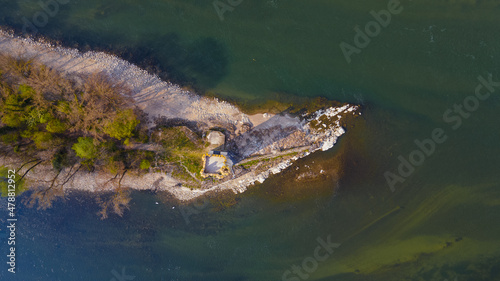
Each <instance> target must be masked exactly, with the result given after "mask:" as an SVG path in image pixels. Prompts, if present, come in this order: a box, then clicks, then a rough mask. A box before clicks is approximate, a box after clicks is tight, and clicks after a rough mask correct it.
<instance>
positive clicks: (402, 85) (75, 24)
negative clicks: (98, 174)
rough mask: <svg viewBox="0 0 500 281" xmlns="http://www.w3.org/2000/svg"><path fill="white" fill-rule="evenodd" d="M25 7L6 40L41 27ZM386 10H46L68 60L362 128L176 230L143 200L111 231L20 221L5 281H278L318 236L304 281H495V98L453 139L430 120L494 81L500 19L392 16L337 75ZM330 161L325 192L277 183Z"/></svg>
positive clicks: (415, 6) (89, 4)
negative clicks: (321, 256)
mask: <svg viewBox="0 0 500 281" xmlns="http://www.w3.org/2000/svg"><path fill="white" fill-rule="evenodd" d="M36 2H37V1H31V0H29V1H28V0H25V1H17V2H12V1H0V3H1V5H2V7H4V9H2V10H1V11H0V19H1V20H2V23H3V24H5V25H8V26H11V27H13V28H15V29H16V30H17V31H18V32H20V31H21V29H22V17H23V16H24V17H26V18H27V19H31V20H32V18H33V15H34V14H35V13H36V12H37V11H40V10H41V8H40V7H39V6H38V5H37V4H36ZM387 2H388V1H335V2H334V1H326V0H322V1H307V2H306V1H298V0H290V1H278V0H274V1H260V0H259V1H243V2H242V3H241V4H240V5H238V6H237V7H235V8H234V10H233V11H232V12H226V13H225V14H224V20H223V21H221V20H220V19H219V17H218V15H217V13H216V11H215V9H214V7H213V5H212V2H211V1H199V0H198V1H195V0H185V1H176V0H173V1H150V0H146V1H132V0H129V1H117V0H114V1H97V0H88V1H75V0H74V1H70V2H69V3H68V4H65V5H60V11H59V12H58V13H57V14H56V15H55V16H54V17H50V18H49V21H48V23H47V25H46V26H44V27H40V28H38V34H39V35H43V36H46V37H48V38H52V39H55V40H59V41H61V42H62V43H63V44H64V45H66V46H72V47H78V48H80V49H82V50H89V49H100V50H107V51H111V52H113V53H116V54H118V55H119V56H121V57H123V58H125V59H128V60H130V61H133V62H135V63H138V64H140V65H141V66H143V67H145V68H148V69H149V70H150V71H151V72H155V73H159V74H160V75H161V76H162V77H165V78H168V79H171V80H173V81H176V82H178V83H181V84H182V85H186V86H190V87H192V88H195V89H197V90H198V91H200V93H204V92H211V93H215V94H216V95H218V96H221V97H226V98H231V99H237V100H239V101H240V102H249V101H252V100H265V99H270V98H277V97H280V98H285V99H286V98H287V97H292V96H308V97H316V96H324V97H328V98H330V99H336V100H341V101H349V102H354V103H362V104H364V106H365V112H364V114H363V120H361V121H360V122H358V123H357V124H356V126H355V127H354V128H349V130H348V134H347V135H346V136H344V137H343V138H342V140H341V142H340V143H339V145H338V147H337V148H336V149H334V150H332V151H329V152H326V153H317V154H316V155H313V156H311V157H310V158H308V159H307V160H304V161H300V162H299V163H298V164H297V165H298V167H300V168H299V170H296V167H295V166H294V167H292V168H291V169H290V170H289V171H287V172H285V173H284V174H283V175H278V176H276V177H274V178H271V179H270V180H269V181H267V182H265V183H264V184H262V185H260V186H257V187H254V188H252V189H251V190H250V191H249V192H247V193H245V194H243V195H239V196H237V204H235V205H233V206H232V207H227V208H224V209H223V210H219V209H215V208H212V207H207V208H201V210H199V212H198V213H197V214H194V215H192V216H190V217H189V223H187V221H186V220H185V218H184V217H183V216H182V213H181V212H180V211H179V209H180V207H179V206H178V205H177V204H176V203H175V202H171V201H168V200H164V199H162V198H158V197H154V196H152V195H150V194H141V193H137V194H135V195H134V200H133V201H132V203H133V204H132V206H131V209H130V211H129V212H127V213H126V215H125V216H124V218H111V219H109V220H106V221H100V220H98V218H97V216H96V215H95V213H96V212H97V207H96V206H95V205H93V203H88V201H89V200H90V199H88V198H87V197H85V196H82V195H79V196H70V197H69V199H68V201H65V202H60V203H58V204H57V205H56V206H55V207H54V208H53V209H51V210H48V211H37V210H36V209H22V211H21V214H20V216H21V218H20V220H21V226H20V228H19V234H18V235H19V237H20V245H23V246H22V248H21V250H20V251H21V253H20V256H19V260H20V261H19V264H20V270H19V271H20V272H19V273H18V274H17V275H16V278H17V279H12V280H110V279H112V278H113V274H112V270H113V269H114V270H116V271H117V272H121V270H122V268H123V267H126V272H127V274H129V275H134V276H136V277H135V279H134V280H282V275H283V273H284V272H285V271H286V270H291V266H292V265H294V264H295V265H300V264H301V263H302V262H303V260H304V259H305V258H307V257H311V256H313V252H314V250H315V248H316V247H317V245H318V242H317V238H322V239H326V238H327V237H328V236H329V235H330V237H331V240H332V242H337V243H340V244H341V245H340V247H338V248H337V249H336V250H335V251H334V252H333V253H332V254H331V255H330V256H329V257H328V258H327V259H326V260H325V261H322V262H319V263H318V266H317V268H316V269H315V270H311V271H312V272H311V273H310V274H309V273H308V274H309V275H310V276H308V278H307V280H419V281H420V280H426V281H427V280H446V279H448V280H455V278H456V280H459V281H461V280H500V267H499V266H498V264H500V263H499V261H500V250H499V249H500V239H499V237H500V225H499V221H500V196H499V195H500V190H499V187H500V183H499V176H498V166H499V164H500V161H499V157H498V155H499V154H500V149H499V146H498V144H499V143H500V133H499V129H500V124H499V122H498V109H499V108H500V107H499V106H500V98H499V96H500V88H499V87H497V88H496V89H495V92H493V93H492V94H491V96H490V97H489V98H488V99H486V100H485V101H481V102H480V103H479V106H478V108H477V110H475V111H473V112H471V113H470V116H469V117H468V118H462V121H463V124H462V125H461V126H459V128H458V129H456V130H453V129H452V125H453V124H454V123H453V122H445V121H444V120H443V114H444V113H445V112H446V110H447V109H449V108H452V107H453V105H454V104H459V103H462V102H463V100H464V99H465V98H466V97H468V96H470V95H473V94H474V90H475V88H476V86H477V85H478V83H479V82H478V80H477V77H478V76H480V75H481V76H483V77H487V76H488V73H491V74H492V75H493V80H494V81H500V59H499V58H498V54H497V50H498V49H499V47H500V36H498V34H497V31H498V26H499V22H500V17H499V16H498V12H499V11H500V6H499V4H498V2H497V1H460V0H457V1H402V2H401V5H402V6H403V11H402V12H401V13H400V14H398V15H394V16H393V17H392V20H391V22H390V24H389V25H388V26H387V27H386V28H383V29H382V30H381V32H380V34H379V35H378V36H377V37H375V38H373V39H372V40H371V42H370V44H369V45H368V46H367V47H366V48H364V49H362V51H361V53H359V54H355V55H353V56H352V62H351V63H347V61H346V60H345V58H344V55H343V54H342V52H341V49H340V47H339V44H340V43H341V42H343V41H345V42H347V43H349V44H353V39H354V35H355V31H354V30H353V28H354V27H355V26H359V27H361V28H364V26H365V24H366V23H367V22H369V21H370V20H372V18H371V16H370V14H369V12H370V11H371V10H377V11H378V10H380V9H384V8H386V7H387ZM435 128H442V130H443V131H444V132H445V134H446V136H447V140H446V141H445V142H444V143H442V144H438V145H437V146H436V148H435V152H434V153H433V154H432V155H430V156H428V157H426V158H425V161H424V163H423V164H422V165H420V166H418V167H417V168H416V169H415V171H414V172H413V173H412V174H411V175H410V176H409V177H408V178H407V179H406V180H405V181H404V183H398V184H396V185H395V192H391V190H390V188H389V185H388V184H387V182H386V180H385V178H384V173H385V172H386V171H390V172H393V173H396V171H397V168H398V165H399V160H398V156H399V155H402V156H403V157H406V158H408V156H409V155H410V153H411V152H412V151H414V150H415V149H416V148H417V147H416V145H415V144H414V141H415V140H416V139H418V140H423V139H427V138H431V136H432V131H433V130H434V129H435ZM340 151H348V152H349V153H347V154H345V157H344V159H343V162H342V163H343V164H344V165H345V174H344V176H343V177H342V178H341V179H340V181H336V180H335V177H334V176H333V175H328V176H325V177H324V178H321V180H315V181H308V182H299V183H297V182H293V181H290V179H292V178H294V177H296V176H297V174H300V173H301V171H303V170H305V169H308V168H307V167H306V166H305V165H308V166H311V167H313V169H317V170H320V169H324V170H326V171H330V170H331V169H332V167H334V166H335V165H337V164H336V162H335V159H336V157H335V155H337V154H338V153H339V152H340ZM155 202H159V204H156V203H155ZM172 208H173V209H172ZM3 217H5V216H3ZM0 277H1V278H2V280H4V279H5V280H11V279H6V278H11V277H12V276H11V275H7V273H6V272H5V271H2V272H1V273H0ZM296 277H297V276H296ZM297 278H298V277H297ZM303 279H306V278H299V280H303ZM291 280H293V279H291Z"/></svg>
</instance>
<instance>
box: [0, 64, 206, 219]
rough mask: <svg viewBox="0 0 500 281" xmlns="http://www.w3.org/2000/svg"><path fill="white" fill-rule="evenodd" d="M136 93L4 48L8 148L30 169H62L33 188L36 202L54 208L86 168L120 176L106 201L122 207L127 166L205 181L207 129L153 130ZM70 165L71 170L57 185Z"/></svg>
mask: <svg viewBox="0 0 500 281" xmlns="http://www.w3.org/2000/svg"><path fill="white" fill-rule="evenodd" d="M130 93H131V91H130V90H129V89H128V88H126V87H125V86H124V85H121V84H117V83H114V82H113V81H112V80H111V79H110V78H109V77H108V76H107V75H105V74H103V73H93V74H88V75H78V76H76V75H74V76H71V77H68V76H65V75H64V74H63V73H60V72H58V71H56V70H54V69H51V68H49V67H47V66H45V65H43V64H41V63H38V62H37V61H35V60H33V59H26V58H14V57H10V56H6V55H0V151H1V154H2V155H6V156H11V157H15V158H16V159H21V160H22V161H23V166H24V165H26V167H29V166H31V167H30V168H29V169H28V170H27V171H26V173H27V172H29V170H31V169H32V168H34V167H35V166H37V165H40V164H42V163H43V164H51V165H52V167H53V169H54V171H55V172H56V176H55V177H54V178H53V180H51V181H50V182H48V183H47V186H45V187H40V188H37V189H35V190H33V193H32V195H31V203H32V204H34V203H35V202H38V203H39V204H38V206H39V207H41V208H47V207H50V206H51V204H52V200H53V199H54V198H55V197H57V196H62V194H63V191H62V188H63V185H64V184H65V183H67V182H68V181H69V180H70V179H71V177H72V176H73V175H74V174H75V173H77V172H78V171H81V170H82V169H87V170H88V171H102V172H105V173H108V174H111V175H114V177H113V178H111V179H110V183H112V184H115V185H116V194H115V195H113V196H111V198H112V200H115V201H117V202H115V203H110V201H109V200H107V201H106V200H101V201H102V202H101V203H102V204H101V205H103V209H106V210H107V209H109V210H113V211H114V212H115V213H118V214H121V213H123V209H124V208H125V207H126V206H127V203H128V201H130V198H129V197H128V196H126V195H127V191H126V189H125V188H122V187H121V179H122V178H123V176H124V175H125V174H126V173H136V174H140V173H144V172H146V171H150V170H151V169H158V170H162V169H167V170H168V171H170V173H171V174H172V175H173V176H174V177H176V176H177V177H178V178H180V179H183V180H185V181H189V182H190V183H193V185H194V184H195V183H196V182H198V181H199V176H197V174H198V173H199V168H200V167H201V155H202V152H201V151H199V150H200V149H201V148H204V147H205V145H204V143H203V141H202V138H201V136H197V135H196V134H194V133H192V132H187V131H186V128H184V127H171V128H165V127H160V128H155V129H153V130H149V129H148V124H147V116H146V115H145V114H144V113H143V112H142V111H141V110H140V109H138V108H137V107H135V106H134V104H133V102H132V99H131V98H130ZM198 154H199V155H200V157H198ZM17 168H19V167H17ZM18 170H19V169H18ZM63 170H66V171H68V170H69V172H68V175H69V176H66V178H65V179H64V180H63V183H62V184H61V183H58V184H57V183H56V182H60V181H61V179H57V178H58V176H59V175H60V173H61V171H63ZM26 173H25V174H24V175H22V176H21V177H22V178H24V176H25V175H26ZM56 180H57V181H56ZM103 216H106V212H104V214H103Z"/></svg>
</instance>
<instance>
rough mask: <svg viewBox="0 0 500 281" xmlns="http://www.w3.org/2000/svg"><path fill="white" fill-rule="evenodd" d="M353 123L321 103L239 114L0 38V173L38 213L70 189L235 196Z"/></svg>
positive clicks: (113, 67)
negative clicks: (0, 170) (18, 184)
mask: <svg viewBox="0 0 500 281" xmlns="http://www.w3.org/2000/svg"><path fill="white" fill-rule="evenodd" d="M360 114H361V113H360V108H359V107H358V106H357V105H352V104H340V103H330V104H328V103H324V104H322V105H320V106H318V105H316V106H315V107H306V106H305V107H304V108H297V107H295V108H293V109H289V110H285V111H283V112H281V113H279V114H271V113H266V112H263V113H258V114H252V115H249V114H245V113H244V112H242V111H241V110H240V109H239V108H238V107H237V106H235V105H233V104H231V103H228V102H226V101H221V100H219V99H217V98H211V97H205V96H201V95H197V94H195V93H194V92H192V91H190V90H186V89H184V88H182V87H180V86H178V85H174V84H172V83H169V82H165V81H162V80H161V79H160V78H158V77H157V76H155V75H152V74H150V73H147V72H146V71H144V70H142V69H140V68H138V67H137V66H135V65H132V64H130V63H128V62H127V61H124V60H122V59H119V58H118V57H116V56H114V55H109V54H105V53H102V52H86V53H82V52H79V51H78V50H75V49H68V48H63V47H58V46H54V45H52V44H50V43H44V42H41V41H35V40H32V39H26V38H20V37H16V36H13V35H11V34H9V33H7V32H1V33H0V150H1V155H2V157H1V159H0V166H2V167H4V169H5V168H9V169H16V172H17V173H18V174H19V175H20V176H22V177H23V181H25V182H26V183H25V186H27V187H29V189H31V190H32V191H33V195H32V197H33V198H34V201H38V203H39V204H41V205H42V206H43V205H50V204H51V203H50V202H51V201H50V200H49V198H52V197H54V196H56V195H61V194H64V192H65V191H66V190H71V189H74V190H84V191H91V192H97V191H114V192H117V194H121V193H120V192H121V191H123V190H125V189H137V190H155V191H167V192H169V193H171V194H172V195H173V196H175V197H176V198H177V199H179V200H183V201H185V200H191V199H194V198H196V197H199V196H201V195H203V194H206V193H207V192H218V191H223V190H231V191H233V192H235V193H241V192H244V191H245V190H246V189H247V188H248V187H249V186H251V185H253V184H255V183H262V182H264V181H265V180H266V179H267V178H268V177H269V176H270V175H272V174H277V173H279V172H281V171H282V170H284V169H286V168H287V167H289V166H290V165H292V163H293V162H294V161H296V160H297V159H299V158H302V157H305V156H307V155H309V154H311V153H313V152H315V151H318V150H322V151H325V150H328V149H330V148H332V147H333V146H334V144H335V143H336V141H337V139H338V138H339V137H340V136H341V135H342V134H344V133H345V130H344V126H343V125H344V122H346V119H349V118H351V117H355V116H359V115H360ZM122 193H123V192H122ZM118 196H121V195H118ZM124 201H126V199H124Z"/></svg>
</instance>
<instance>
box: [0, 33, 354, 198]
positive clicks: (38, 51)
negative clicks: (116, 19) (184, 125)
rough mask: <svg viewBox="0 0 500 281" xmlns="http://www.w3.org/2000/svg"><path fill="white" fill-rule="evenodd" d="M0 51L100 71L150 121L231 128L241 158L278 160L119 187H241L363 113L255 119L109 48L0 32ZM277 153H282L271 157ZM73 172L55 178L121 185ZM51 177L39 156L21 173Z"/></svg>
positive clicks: (129, 178) (323, 145)
mask: <svg viewBox="0 0 500 281" xmlns="http://www.w3.org/2000/svg"><path fill="white" fill-rule="evenodd" d="M0 52H1V53H4V54H8V55H11V56H15V57H23V58H29V59H36V60H37V61H39V62H41V63H43V64H45V65H47V66H49V67H52V68H54V69H57V70H59V71H61V72H62V73H64V74H66V75H68V76H69V77H71V76H73V75H79V74H89V73H94V72H104V73H106V74H108V75H109V76H110V77H111V78H112V79H115V80H116V81H117V83H123V84H125V85H126V86H128V87H129V88H130V89H131V90H132V98H133V99H134V101H135V103H136V105H137V106H138V107H139V108H140V109H142V110H143V111H144V112H145V113H147V114H148V116H149V118H150V119H151V120H150V121H151V122H150V123H151V124H154V122H153V121H154V120H155V119H157V118H164V119H167V120H168V119H177V120H179V119H182V120H186V121H190V122H195V123H196V124H198V126H199V127H200V128H204V129H206V128H210V127H212V126H223V127H225V128H231V129H230V130H232V131H231V136H232V138H231V139H230V140H229V142H228V144H227V145H228V147H229V148H230V150H231V151H232V152H233V153H234V154H235V155H236V157H237V158H238V160H243V159H248V158H250V159H251V158H252V157H256V159H257V157H262V156H269V157H275V158H276V159H279V160H278V161H273V162H272V164H271V165H270V166H269V165H268V166H266V167H265V169H264V170H263V169H250V171H246V172H245V173H241V174H240V175H237V176H233V177H232V178H230V179H226V180H225V181H223V182H219V183H218V182H216V183H214V184H213V185H211V186H209V187H207V188H204V189H190V188H188V187H185V186H183V185H182V183H181V182H179V181H178V180H176V179H174V178H172V177H171V176H170V175H168V174H165V173H160V172H152V173H147V174H142V175H137V174H131V173H127V174H125V175H124V177H123V178H122V179H121V181H120V186H122V187H126V188H131V189H136V190H157V191H168V192H170V193H171V194H173V195H174V196H175V197H176V198H177V199H179V200H181V201H188V200H192V199H194V198H196V197H199V196H202V195H204V194H206V193H207V192H217V191H223V190H232V191H233V192H235V193H240V192H244V191H245V190H247V188H248V187H249V186H251V185H253V184H256V183H262V182H264V181H265V180H266V179H267V178H268V177H269V176H271V175H272V174H277V173H280V172H281V171H283V170H284V169H286V168H287V167H289V166H291V165H292V164H293V162H294V161H296V160H297V159H299V158H302V157H305V156H307V155H309V154H311V153H313V152H315V151H317V150H323V151H325V150H328V149H330V148H332V147H333V145H334V144H335V143H336V141H337V139H338V138H339V137H340V136H341V135H342V134H344V133H345V130H344V129H343V128H342V126H341V125H340V120H341V119H342V118H344V117H345V116H346V115H358V114H360V113H359V108H358V106H355V105H350V104H345V105H343V106H339V107H331V108H327V109H325V110H320V111H317V112H315V113H313V114H310V115H308V116H291V115H287V114H279V115H274V116H272V117H270V118H267V117H266V118H257V119H260V120H262V121H261V122H262V123H255V124H254V123H252V122H251V120H256V118H251V117H250V116H248V115H246V114H245V113H243V112H241V111H240V110H239V109H238V108H237V107H236V106H234V105H232V104H230V103H228V102H225V101H220V100H218V99H217V98H207V97H202V96H199V95H197V94H196V93H193V92H191V91H188V90H184V89H182V88H181V87H180V86H178V85H175V84H172V83H169V82H165V81H162V80H161V79H160V78H159V77H157V76H155V75H151V74H149V73H147V72H146V71H145V70H143V69H140V68H139V67H137V66H135V65H133V64H131V63H129V62H127V61H124V60H122V59H120V58H118V57H116V56H113V55H109V54H105V53H102V52H86V53H81V52H79V51H78V50H76V49H69V48H62V47H58V46H54V45H51V44H49V43H44V42H40V41H35V40H32V39H29V38H19V37H15V36H13V35H10V34H8V33H6V32H3V31H0ZM244 125H245V126H244ZM152 126H153V125H152ZM243 128H245V129H243ZM290 151H293V152H294V153H293V156H290V155H291V154H290V153H289V152H290ZM280 155H281V156H282V157H276V156H280ZM287 155H289V156H287ZM0 165H2V166H6V167H9V168H15V167H19V166H21V162H20V161H19V160H17V159H13V158H8V157H5V156H4V157H2V158H0ZM27 166H30V165H27ZM26 169H28V168H26V167H24V168H23V169H22V170H21V171H19V172H20V173H23V172H24V171H26ZM23 170H24V171H23ZM72 172H74V171H73V170H71V169H70V168H65V169H63V170H62V171H61V173H60V175H58V176H57V178H56V180H55V182H54V184H55V185H56V186H57V185H62V188H64V189H66V190H72V189H74V190H85V191H90V192H98V191H111V190H113V189H115V188H116V187H117V186H118V184H117V180H116V179H114V180H110V179H111V178H113V176H112V175H109V174H105V173H102V172H88V171H78V172H77V173H76V174H73V173H72ZM318 173H319V171H318ZM55 176H56V174H55V171H53V169H52V166H51V165H50V163H41V164H40V165H38V166H36V167H35V168H34V169H32V170H31V171H30V172H29V173H28V174H27V176H26V178H27V179H28V181H29V183H30V185H31V186H40V185H47V184H52V180H53V179H54V177H55Z"/></svg>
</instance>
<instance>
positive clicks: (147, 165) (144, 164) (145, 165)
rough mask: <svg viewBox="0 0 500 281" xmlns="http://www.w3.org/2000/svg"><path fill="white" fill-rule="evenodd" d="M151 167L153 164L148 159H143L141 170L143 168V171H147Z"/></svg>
mask: <svg viewBox="0 0 500 281" xmlns="http://www.w3.org/2000/svg"><path fill="white" fill-rule="evenodd" d="M149 167H151V163H150V162H149V161H148V160H147V159H143V160H142V161H141V164H140V165H139V168H141V169H143V170H147V169H149Z"/></svg>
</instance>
